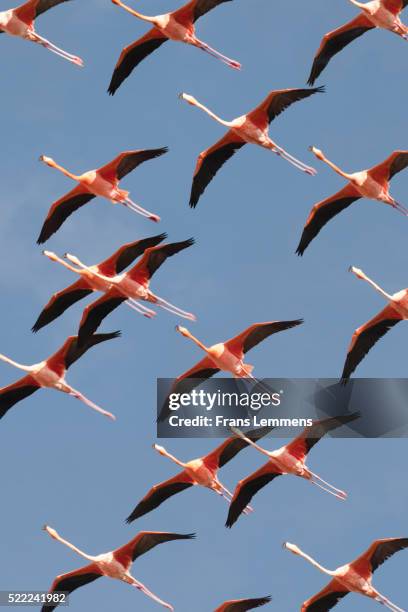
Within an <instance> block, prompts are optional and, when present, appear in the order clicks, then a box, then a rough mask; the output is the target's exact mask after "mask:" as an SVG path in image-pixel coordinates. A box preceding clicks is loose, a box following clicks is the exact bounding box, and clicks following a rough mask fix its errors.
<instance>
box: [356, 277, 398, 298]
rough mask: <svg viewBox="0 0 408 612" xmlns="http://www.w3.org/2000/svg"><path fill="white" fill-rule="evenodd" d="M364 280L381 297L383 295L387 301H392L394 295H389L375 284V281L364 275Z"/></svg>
mask: <svg viewBox="0 0 408 612" xmlns="http://www.w3.org/2000/svg"><path fill="white" fill-rule="evenodd" d="M362 280H365V281H366V282H367V283H368V284H369V285H371V287H373V289H375V291H377V293H379V294H380V295H382V296H383V297H384V298H385V299H386V300H388V301H391V300H392V299H393V298H392V295H390V294H389V293H387V292H386V291H384V289H382V288H381V287H380V285H377V283H375V282H374V281H373V280H371V278H369V277H368V276H367V275H366V274H364V273H363V275H362Z"/></svg>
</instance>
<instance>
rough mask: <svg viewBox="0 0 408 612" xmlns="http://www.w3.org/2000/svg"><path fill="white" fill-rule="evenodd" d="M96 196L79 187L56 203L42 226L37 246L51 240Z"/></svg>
mask: <svg viewBox="0 0 408 612" xmlns="http://www.w3.org/2000/svg"><path fill="white" fill-rule="evenodd" d="M94 197H95V196H94V195H93V194H92V193H89V192H88V191H85V189H84V188H83V187H82V185H77V186H76V187H74V189H72V190H71V191H70V192H69V193H67V194H66V195H64V196H63V197H62V198H60V199H59V200H57V201H56V202H54V204H53V205H52V206H51V208H50V210H49V212H48V215H47V218H46V219H45V222H44V225H43V226H42V229H41V232H40V235H39V237H38V240H37V244H43V243H44V242H46V241H47V240H48V238H50V237H51V236H52V235H53V234H55V232H56V231H57V230H59V228H60V227H61V225H62V224H63V223H64V221H66V219H68V217H69V216H70V215H72V213H73V212H75V211H76V210H78V208H81V206H84V204H87V203H88V202H89V201H90V200H92V199H93V198H94Z"/></svg>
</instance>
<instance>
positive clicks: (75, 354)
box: [0, 332, 120, 420]
mask: <svg viewBox="0 0 408 612" xmlns="http://www.w3.org/2000/svg"><path fill="white" fill-rule="evenodd" d="M119 336H120V332H113V333H111V334H95V335H94V336H91V337H90V338H88V339H87V341H86V342H85V343H83V344H82V345H81V346H80V345H79V343H78V336H70V337H69V338H67V340H66V341H65V342H64V344H63V345H62V346H61V348H60V349H59V350H58V351H57V352H56V353H54V355H51V357H48V359H45V360H44V361H40V362H39V363H35V364H34V365H30V366H28V365H22V364H21V363H17V362H16V361H13V360H12V359H9V358H8V357H6V356H5V355H1V354H0V360H1V361H5V362H6V363H9V364H10V365H12V366H14V367H15V368H18V369H19V370H23V371H24V372H27V374H26V376H24V377H23V378H20V380H18V381H17V382H15V383H14V384H12V385H9V386H8V387H3V388H2V389H0V418H2V417H4V415H5V414H6V412H7V411H8V410H10V408H12V406H14V404H17V402H20V401H21V400H23V399H25V398H26V397H29V396H30V395H32V394H33V393H35V392H36V391H38V389H41V388H49V389H56V390H57V391H62V392H63V393H68V395H72V397H75V398H76V399H78V400H81V402H83V403H84V404H86V405H87V406H89V408H92V409H93V410H96V412H99V413H100V414H103V415H104V416H106V417H109V418H110V419H112V420H115V417H114V415H113V414H111V413H110V412H107V411H106V410H103V409H102V408H100V407H99V406H97V405H96V404H94V403H93V402H91V400H89V399H88V398H87V397H85V395H83V394H82V393H81V392H80V391H77V389H74V388H73V387H71V385H69V384H68V383H67V381H66V380H65V374H66V371H67V370H68V368H69V367H71V366H72V364H73V363H75V361H77V360H78V359H79V358H80V357H82V355H84V353H86V351H87V350H88V349H90V348H91V347H92V346H94V345H95V344H99V343H100V342H105V340H111V339H113V338H118V337H119Z"/></svg>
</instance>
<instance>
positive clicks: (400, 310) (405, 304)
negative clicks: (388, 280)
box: [342, 266, 408, 383]
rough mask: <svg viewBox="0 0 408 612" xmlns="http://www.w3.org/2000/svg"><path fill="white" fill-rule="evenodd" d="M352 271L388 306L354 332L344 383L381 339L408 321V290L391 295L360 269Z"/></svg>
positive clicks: (348, 353) (351, 269) (345, 367)
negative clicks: (401, 322)
mask: <svg viewBox="0 0 408 612" xmlns="http://www.w3.org/2000/svg"><path fill="white" fill-rule="evenodd" d="M350 271H351V272H353V274H355V275H356V276H357V278H359V279H361V280H364V281H366V282H367V283H369V284H370V285H371V286H372V287H374V289H375V290H376V291H378V293H380V294H381V295H382V296H383V297H384V298H385V299H386V300H387V302H388V304H387V306H386V307H385V308H383V310H381V312H379V313H378V314H377V315H376V316H375V317H374V318H373V319H371V320H370V321H367V323H365V324H364V325H362V326H361V327H359V328H358V329H356V331H355V332H354V334H353V337H352V339H351V344H350V346H349V349H348V352H347V358H346V362H345V364H344V369H343V374H342V381H343V383H345V382H347V380H348V379H349V378H350V376H351V374H352V373H353V372H354V370H355V369H356V367H357V366H358V364H359V363H360V362H361V361H362V360H363V359H364V357H365V356H366V355H367V353H368V351H369V350H370V349H371V348H372V347H373V346H374V344H375V343H376V342H378V340H380V338H382V337H383V336H385V334H386V333H387V332H388V331H389V330H390V329H392V327H394V325H396V324H397V323H399V322H400V321H404V320H406V319H408V289H402V290H401V291H397V293H393V294H389V293H386V292H385V291H384V290H383V289H381V287H379V286H378V285H377V284H376V283H375V282H374V281H372V280H371V279H370V278H368V276H366V275H365V274H364V272H363V271H362V270H360V269H359V268H355V267H354V266H352V267H351V268H350Z"/></svg>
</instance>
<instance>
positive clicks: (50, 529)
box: [43, 525, 58, 539]
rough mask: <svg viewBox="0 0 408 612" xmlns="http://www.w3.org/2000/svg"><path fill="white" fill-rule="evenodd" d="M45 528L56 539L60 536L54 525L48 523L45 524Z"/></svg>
mask: <svg viewBox="0 0 408 612" xmlns="http://www.w3.org/2000/svg"><path fill="white" fill-rule="evenodd" d="M43 530H44V531H46V532H47V533H48V534H49V535H50V536H51V537H52V538H54V539H56V538H57V536H58V534H57V532H56V531H55V529H53V528H52V527H49V526H48V525H44V527H43Z"/></svg>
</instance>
